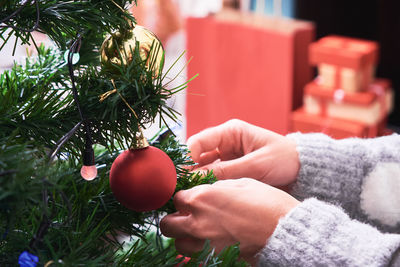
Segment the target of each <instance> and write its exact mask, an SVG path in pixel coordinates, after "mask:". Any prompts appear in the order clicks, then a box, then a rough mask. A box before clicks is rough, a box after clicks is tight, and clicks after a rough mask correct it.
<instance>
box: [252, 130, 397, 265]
mask: <svg viewBox="0 0 400 267" xmlns="http://www.w3.org/2000/svg"><path fill="white" fill-rule="evenodd" d="M288 137H289V138H293V139H294V140H295V141H296V143H297V150H298V152H299V157H300V164H301V168H300V172H299V176H298V178H297V182H296V184H295V185H294V187H293V191H292V194H293V195H294V196H295V197H296V198H298V199H300V200H304V201H303V202H302V203H301V204H300V205H298V207H296V208H295V209H293V210H292V211H291V212H290V213H289V214H287V215H286V216H285V217H284V218H282V219H281V220H280V222H279V224H278V226H277V227H276V229H275V231H274V233H273V235H272V236H271V237H270V238H269V239H268V240H267V244H266V246H265V247H264V249H263V250H262V251H261V252H260V253H259V255H258V256H259V262H258V265H259V266H400V136H399V135H397V134H394V135H391V136H385V137H379V138H374V139H359V138H349V139H344V140H334V139H331V138H329V137H328V136H326V135H323V134H300V133H295V134H290V135H288Z"/></svg>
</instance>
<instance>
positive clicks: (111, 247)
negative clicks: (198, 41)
mask: <svg viewBox="0 0 400 267" xmlns="http://www.w3.org/2000/svg"><path fill="white" fill-rule="evenodd" d="M132 4H133V5H135V4H137V3H136V2H135V1H122V0H87V1H83V0H82V1H69V0H61V1H60V0H57V1H56V0H35V1H28V0H26V1H15V0H14V1H8V0H0V35H1V41H0V51H1V48H3V47H4V45H5V44H6V43H7V42H9V41H10V37H11V36H13V35H14V36H16V40H15V44H17V43H18V44H19V43H22V44H29V45H32V46H34V47H35V48H36V50H37V56H32V57H28V58H27V59H26V62H25V63H24V64H21V65H17V64H15V65H14V67H13V68H12V69H11V70H9V71H5V72H4V73H2V74H1V76H0V147H1V148H0V266H18V264H20V266H58V265H60V266H104V265H107V266H110V265H111V266H178V265H179V264H181V265H182V264H188V265H189V266H190V265H191V266H199V264H202V266H235V265H239V266H244V265H246V263H244V262H241V261H238V254H239V250H238V246H237V245H235V246H231V247H229V248H226V249H225V250H224V251H222V252H220V253H215V252H214V251H213V250H212V248H211V247H210V245H209V243H208V242H206V243H205V246H204V249H203V251H201V252H199V253H197V254H196V255H192V256H191V259H190V260H189V261H188V259H187V258H184V257H182V256H180V255H178V253H177V252H176V251H175V249H174V245H173V240H171V239H167V238H165V237H163V236H162V235H161V233H160V231H159V229H158V223H159V220H160V218H161V216H163V215H164V214H166V213H170V212H174V206H173V204H172V201H171V199H172V197H170V196H169V195H168V194H166V196H167V199H166V200H163V199H161V200H160V201H161V202H160V201H158V200H155V199H154V196H153V197H151V198H149V199H146V196H147V195H146V194H144V193H143V192H142V191H141V188H140V187H138V188H136V189H135V190H136V191H135V193H132V194H131V195H133V196H134V198H135V197H136V198H139V199H133V200H132V201H136V202H135V203H134V205H133V206H130V204H131V203H127V201H128V202H129V201H131V199H126V196H121V194H124V192H122V193H121V192H120V191H118V190H120V188H118V185H115V186H114V188H113V190H111V189H110V178H109V177H110V169H111V166H112V165H113V162H114V161H115V159H116V158H117V156H118V155H120V154H121V152H122V151H128V152H129V151H133V153H136V152H137V151H148V150H146V149H148V148H146V141H145V140H144V139H143V137H144V136H143V132H142V129H143V128H145V127H148V125H152V124H155V125H157V126H158V127H159V128H160V131H159V134H156V135H155V136H151V137H147V138H148V142H149V143H150V147H152V148H154V149H156V148H157V149H160V150H161V151H164V153H166V154H167V155H168V157H169V159H170V160H171V161H172V162H173V169H174V170H173V171H174V173H175V172H176V175H175V174H174V175H175V177H174V179H176V178H177V179H176V181H175V182H174V183H173V188H172V190H173V192H172V193H174V192H177V191H179V190H181V189H188V188H191V187H193V186H196V185H199V184H204V183H212V182H213V181H214V180H215V178H214V177H213V175H212V173H208V174H207V175H202V176H201V175H199V174H193V173H191V172H189V170H188V168H187V166H190V165H193V162H192V161H191V160H190V158H189V157H188V150H187V148H186V147H185V146H184V145H182V144H180V143H179V142H178V141H177V138H176V137H175V136H174V134H173V132H172V130H170V129H169V126H168V125H167V123H166V121H167V119H168V120H169V121H179V114H178V113H177V112H176V111H175V110H173V109H172V108H171V107H169V106H168V105H167V103H166V101H167V100H168V98H170V97H171V96H172V95H173V94H174V93H177V92H179V91H180V90H183V89H184V88H185V87H186V86H187V83H184V84H182V85H180V86H177V87H175V88H169V87H168V84H169V82H170V81H171V80H172V79H173V77H169V73H170V70H171V68H173V66H172V67H171V68H169V69H164V68H163V65H164V61H163V57H164V54H163V50H162V45H161V44H160V43H159V41H158V40H157V38H156V37H155V36H153V35H152V34H151V33H150V32H149V31H147V30H145V29H141V27H139V26H138V25H135V19H134V18H133V17H132V16H131V15H130V13H129V12H128V11H127V10H128V7H129V5H132ZM139 4H140V3H139ZM139 29H141V30H142V31H143V32H142V33H138V32H135V31H136V30H139ZM35 31H36V32H41V33H44V34H46V35H47V36H48V37H49V38H50V39H51V40H52V41H53V42H54V43H55V44H56V47H55V48H54V47H53V48H47V47H44V46H43V45H40V44H38V43H37V42H35V38H34V37H33V36H34V35H33V32H35ZM140 36H144V37H143V38H144V39H141V37H140ZM100 58H101V59H100ZM157 151H158V150H157ZM157 153H158V152H157ZM157 159H158V158H155V159H154V158H151V157H150V158H149V159H147V161H144V163H141V164H145V165H146V168H145V170H142V173H140V172H139V171H135V172H136V173H137V172H139V174H140V176H145V177H146V178H147V179H150V178H152V176H151V173H152V168H153V167H152V165H151V164H154V161H156V160H157ZM169 159H168V160H169ZM156 163H157V162H156ZM147 165H148V166H147ZM82 166H83V167H82ZM115 166H116V167H113V168H114V170H117V171H114V172H116V173H118V170H119V168H122V167H121V166H122V165H115ZM161 168H166V169H167V168H168V167H167V166H161ZM82 177H84V178H85V179H86V180H85V179H83V178H82ZM149 177H150V178H149ZM93 178H95V179H93ZM92 179H93V180H92ZM113 179H114V178H113ZM88 180H90V181H88ZM115 183H116V182H115ZM170 184H171V183H170ZM159 186H160V185H159V184H158V183H157V182H153V185H152V187H155V188H156V189H157V190H158V191H157V190H156V191H157V192H164V191H163V190H164V189H163V188H158V187H159ZM112 187H113V186H112ZM122 190H124V189H122ZM138 190H139V191H138ZM143 190H144V189H143ZM146 190H147V189H146ZM165 190H166V189H165ZM128 193H129V192H128ZM142 193H143V194H142ZM157 196H158V195H157ZM117 198H118V199H119V200H120V201H118V200H117ZM137 201H139V202H137ZM121 203H122V204H121ZM137 203H139V204H137ZM149 203H150V204H149ZM152 203H153V204H154V203H155V204H154V205H153V204H152ZM160 203H161V206H160ZM127 206H128V207H129V208H127ZM184 261H185V262H184Z"/></svg>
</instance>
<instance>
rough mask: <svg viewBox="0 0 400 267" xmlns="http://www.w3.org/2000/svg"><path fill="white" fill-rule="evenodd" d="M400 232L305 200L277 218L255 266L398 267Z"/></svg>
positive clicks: (333, 207) (314, 200) (313, 201)
mask: <svg viewBox="0 0 400 267" xmlns="http://www.w3.org/2000/svg"><path fill="white" fill-rule="evenodd" d="M399 248H400V235H398V234H384V233H381V232H379V231H378V230H377V229H376V228H374V227H372V226H370V225H367V224H363V223H361V222H359V221H355V220H351V219H350V218H349V217H348V216H347V215H346V214H345V213H344V212H343V210H342V209H340V208H338V207H336V206H333V205H330V204H326V203H323V202H321V201H318V200H316V199H308V200H305V201H304V202H302V203H301V204H300V205H298V206H297V207H296V208H294V209H293V210H291V211H290V212H289V213H288V214H287V215H286V216H285V217H284V218H282V219H281V220H280V221H279V224H278V225H277V227H276V228H275V231H274V233H273V234H272V235H271V237H270V238H269V239H268V242H267V244H266V246H265V247H264V248H263V249H262V250H261V252H260V253H259V254H258V256H259V261H258V266H399V264H400V259H399V255H398V254H399Z"/></svg>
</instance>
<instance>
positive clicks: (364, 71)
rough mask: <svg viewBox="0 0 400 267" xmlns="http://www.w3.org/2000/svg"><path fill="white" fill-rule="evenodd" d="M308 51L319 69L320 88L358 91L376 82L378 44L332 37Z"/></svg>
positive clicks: (322, 39)
mask: <svg viewBox="0 0 400 267" xmlns="http://www.w3.org/2000/svg"><path fill="white" fill-rule="evenodd" d="M309 49H310V53H309V55H310V63H311V64H312V65H317V66H318V73H319V82H320V84H321V85H323V86H325V87H327V88H333V89H339V88H340V89H343V90H344V91H347V92H356V91H362V90H365V89H366V88H367V86H368V85H369V84H370V83H371V82H372V81H373V78H374V72H375V65H376V63H377V61H378V52H379V51H378V50H379V46H378V43H377V42H373V41H366V40H361V39H355V38H348V37H342V36H335V35H332V36H327V37H324V38H321V39H320V40H318V41H317V42H314V43H312V44H311V45H310V48H309Z"/></svg>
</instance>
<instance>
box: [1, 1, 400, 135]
mask: <svg viewBox="0 0 400 267" xmlns="http://www.w3.org/2000/svg"><path fill="white" fill-rule="evenodd" d="M137 2H138V6H132V7H131V8H130V10H131V12H132V13H133V15H134V16H135V17H136V19H137V22H138V24H141V25H143V26H145V27H147V28H148V29H150V30H152V31H153V32H155V33H156V35H157V36H158V37H159V39H160V40H161V41H162V43H163V45H164V48H165V51H166V66H165V69H168V68H169V66H171V65H172V64H174V62H175V60H176V59H177V58H178V57H179V56H180V55H181V54H182V52H186V53H185V56H184V57H183V59H182V60H179V61H178V62H177V63H175V66H174V68H173V71H172V72H171V73H170V74H169V78H170V79H171V80H173V81H172V82H171V83H170V84H169V86H172V87H174V86H177V85H179V84H182V83H184V82H185V81H186V80H187V79H189V78H191V77H193V76H194V75H196V74H199V76H198V77H197V78H196V79H194V80H193V81H192V82H190V84H189V87H188V89H187V90H185V91H182V92H181V93H179V94H177V95H176V96H175V97H174V98H173V99H171V100H170V103H169V104H170V106H172V107H174V108H175V109H176V110H178V111H179V112H180V113H181V114H182V123H181V124H180V125H178V126H177V127H175V129H176V131H177V132H178V135H179V136H180V137H181V138H182V140H185V139H186V138H187V137H188V136H190V135H192V134H194V133H195V132H198V131H200V130H202V129H204V128H206V127H210V126H213V125H216V124H219V123H222V122H224V121H226V120H228V119H231V118H239V119H243V120H246V121H249V122H250V123H254V124H257V125H259V126H262V127H266V128H269V129H271V130H274V131H277V132H279V133H282V134H285V133H288V132H290V131H294V130H296V131H297V130H302V129H299V128H294V127H293V125H294V124H293V120H294V119H293V112H294V111H295V110H298V109H299V108H301V107H302V106H303V104H304V103H303V99H304V93H305V92H304V87H305V86H306V85H307V84H308V83H310V82H311V81H313V79H314V78H315V77H317V76H318V70H317V68H316V66H314V65H311V64H310V62H309V54H308V53H309V50H308V47H309V45H310V44H311V43H313V42H316V41H317V40H319V39H320V38H322V37H325V36H329V35H339V36H344V37H352V38H359V39H363V40H371V41H375V42H376V43H377V44H378V45H379V57H378V60H377V62H376V64H375V65H374V67H375V68H376V72H375V74H374V76H375V77H379V78H385V79H388V80H389V81H390V82H391V88H392V92H393V95H392V96H391V97H392V100H391V101H392V102H393V108H392V110H391V112H389V111H388V114H385V115H384V125H383V126H379V127H383V128H385V129H386V130H389V131H381V130H379V131H378V130H377V131H376V133H374V134H375V135H380V134H386V133H389V132H390V131H398V129H400V94H399V93H398V90H399V87H400V67H399V62H400V52H399V50H400V16H399V14H398V12H399V10H400V2H399V1H398V0H368V1H345V0H324V1H320V0H138V1H137ZM37 38H38V40H40V41H42V42H47V44H48V45H51V42H49V41H48V40H46V37H45V36H43V35H40V34H37ZM40 41H39V42H40ZM9 44H12V42H9ZM12 50H14V47H13V45H9V46H6V47H5V48H4V49H3V50H2V51H1V52H0V54H1V58H2V60H1V62H0V71H4V70H6V69H8V68H10V67H11V66H12V62H13V61H16V62H18V63H23V58H24V57H25V56H26V55H27V53H28V54H34V50H33V49H32V47H26V46H17V47H16V48H15V55H14V56H10V55H11V54H12V53H11V52H12ZM191 57H193V60H192V61H191V62H190V64H188V65H187V66H186V63H187V61H188V60H189V58H191ZM181 70H183V71H181ZM175 76H176V78H175ZM336 89H338V88H335V90H336ZM362 90H364V89H362ZM354 98H357V95H355V97H354ZM378 98H379V97H378ZM367 108H368V107H367ZM368 112H370V111H368ZM376 112H378V111H376ZM368 114H370V113H368ZM368 116H369V115H368ZM309 119H310V120H311V122H309V125H308V126H307V127H308V128H307V127H306V128H307V129H304V131H323V132H327V133H331V132H329V130H327V129H328V128H332V127H339V128H340V127H350V126H343V125H353V124H352V122H353V121H352V120H351V119H350V120H347V119H346V118H345V121H344V122H343V123H342V122H341V121H334V120H333V119H331V118H329V115H328V117H326V114H324V116H323V118H322V117H318V123H316V124H315V125H316V126H310V125H314V124H313V123H312V120H317V118H316V117H315V118H314V117H310V118H309ZM346 123H347V124H346ZM379 123H380V125H382V122H381V121H379ZM354 124H357V126H358V128H357V129H358V130H357V131H358V132H352V131H350V130H349V131H347V130H346V131H347V132H349V133H348V135H350V136H351V135H354V136H361V137H371V135H368V134H365V131H368V129H369V128H371V127H375V125H370V124H368V125H364V124H363V122H356V121H355V122H354ZM321 125H322V126H321ZM335 125H336V126H335ZM337 125H340V126H337ZM310 127H311V128H310ZM376 127H378V126H376ZM364 128H368V129H367V130H365V129H364ZM361 131H363V133H361ZM347 132H346V134H347ZM333 135H334V134H333ZM340 137H346V135H344V136H342V135H339V136H338V138H340Z"/></svg>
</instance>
